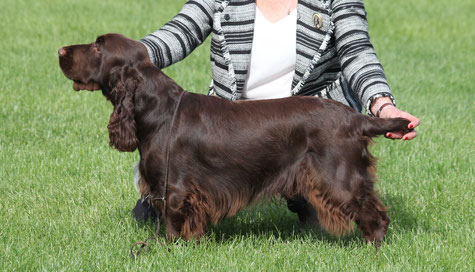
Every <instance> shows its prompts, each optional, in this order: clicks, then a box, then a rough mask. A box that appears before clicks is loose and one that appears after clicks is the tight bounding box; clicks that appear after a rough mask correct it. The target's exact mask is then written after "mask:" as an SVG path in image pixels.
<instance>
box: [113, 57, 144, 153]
mask: <svg viewBox="0 0 475 272" xmlns="http://www.w3.org/2000/svg"><path fill="white" fill-rule="evenodd" d="M140 82H141V77H140V76H139V75H138V73H137V70H135V68H131V67H127V66H124V67H118V68H115V69H113V71H112V72H111V77H110V80H109V86H111V88H112V90H111V92H110V99H111V102H112V104H113V105H114V111H113V112H112V114H111V117H110V120H109V125H108V126H107V128H108V130H109V140H110V142H109V144H110V145H111V146H113V147H115V148H116V149H117V150H119V151H122V152H133V151H135V149H137V147H138V143H139V141H138V139H137V135H136V127H135V117H134V95H135V90H136V89H137V86H138V85H139V84H140Z"/></svg>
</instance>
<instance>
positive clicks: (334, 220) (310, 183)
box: [296, 154, 353, 235]
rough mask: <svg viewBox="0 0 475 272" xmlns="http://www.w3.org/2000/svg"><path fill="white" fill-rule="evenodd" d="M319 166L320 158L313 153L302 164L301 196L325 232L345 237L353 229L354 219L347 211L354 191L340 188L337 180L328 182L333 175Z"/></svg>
mask: <svg viewBox="0 0 475 272" xmlns="http://www.w3.org/2000/svg"><path fill="white" fill-rule="evenodd" d="M316 165H318V162H317V159H316V157H315V156H314V155H312V154H308V155H307V156H306V158H305V159H304V160H303V161H302V162H301V164H300V166H299V170H298V175H297V179H296V180H297V187H298V188H299V191H300V194H301V195H303V196H304V197H305V199H306V200H307V201H308V202H309V203H311V204H312V206H313V207H314V208H315V210H316V211H317V215H318V220H319V222H320V225H321V226H322V227H323V228H324V229H325V230H326V231H328V232H329V233H331V234H335V235H342V234H346V233H348V232H349V231H351V229H352V228H353V220H352V216H351V213H350V212H349V211H348V209H347V204H348V203H349V202H350V201H351V192H349V191H348V190H346V189H345V188H342V186H338V185H337V184H338V181H335V182H333V181H329V180H331V177H333V174H332V173H328V172H326V171H327V170H326V169H325V168H323V167H316ZM317 169H318V170H317Z"/></svg>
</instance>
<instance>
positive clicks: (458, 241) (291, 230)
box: [0, 0, 475, 271]
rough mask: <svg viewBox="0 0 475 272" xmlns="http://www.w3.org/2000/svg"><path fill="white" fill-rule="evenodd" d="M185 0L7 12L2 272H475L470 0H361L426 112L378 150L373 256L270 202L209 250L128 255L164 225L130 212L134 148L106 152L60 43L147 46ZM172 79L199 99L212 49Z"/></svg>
mask: <svg viewBox="0 0 475 272" xmlns="http://www.w3.org/2000/svg"><path fill="white" fill-rule="evenodd" d="M183 3H184V1H183V0H180V1H177V0H173V1H171V0H155V1H148V0H147V1H146V0H142V1H136V2H132V1H125V0H114V1H112V0H105V1H99V2H98V1H92V0H84V1H71V0H62V1H58V0H48V1H32V0H24V1H8V0H7V1H2V2H1V3H0V18H1V19H0V21H1V27H0V52H1V53H0V270H6V271H38V270H43V271H58V270H59V271H77V270H82V271H116V270H119V271H122V270H132V271H136V270H137V271H162V270H164V271H175V270H183V271H201V270H208V271H474V265H475V264H474V259H475V256H474V255H475V254H474V252H475V237H474V233H475V222H474V217H475V214H474V208H475V205H474V204H475V200H474V199H475V198H474V189H475V186H474V185H475V184H474V175H473V158H474V134H475V130H474V127H473V123H474V120H475V116H474V115H475V110H474V101H475V99H474V98H475V97H474V78H475V74H474V66H473V60H474V52H475V46H474V29H475V25H474V23H473V22H474V21H473V14H474V12H475V3H474V2H473V1H472V0H454V1H449V2H447V1H441V0H391V1H389V0H386V1H378V0H367V1H365V4H366V7H367V11H368V18H369V24H370V34H371V38H372V41H373V44H374V46H375V48H376V50H377V52H378V56H379V57H380V59H381V62H382V63H383V65H384V67H385V71H386V73H387V76H388V80H389V81H390V84H391V87H392V89H393V92H394V93H395V96H396V99H397V101H398V105H399V107H400V108H402V109H406V110H408V111H409V112H411V113H413V114H414V115H416V116H418V117H420V119H421V126H420V128H419V129H418V133H419V136H418V137H417V138H416V139H415V140H413V141H410V142H402V141H391V140H387V139H384V138H379V139H377V141H376V142H375V145H374V146H373V148H372V150H373V154H375V155H376V156H377V157H379V161H378V176H379V179H380V181H381V182H380V183H379V184H378V188H379V191H380V194H381V198H382V199H383V202H384V203H385V204H386V205H387V206H389V207H390V210H389V215H390V217H391V225H390V227H389V230H388V233H387V236H386V237H387V239H386V242H385V243H384V244H383V246H382V247H381V248H380V249H379V250H375V249H374V248H373V247H372V246H368V245H366V244H365V242H364V239H363V238H362V236H361V235H360V233H359V232H358V231H355V232H354V233H352V234H350V235H348V236H346V237H343V238H336V237H333V236H330V235H328V234H325V233H321V232H319V231H315V230H312V229H301V228H299V227H298V220H297V216H296V215H295V214H292V213H291V212H289V211H288V210H287V208H286V206H285V203H284V202H282V201H281V200H279V199H277V200H274V201H272V202H271V203H270V204H269V203H268V204H258V205H256V206H254V207H251V208H247V209H245V210H244V211H242V212H241V213H239V214H238V215H237V216H235V217H233V218H229V219H226V220H224V221H223V222H222V223H220V224H219V225H217V226H216V227H212V228H210V230H209V231H208V233H207V234H206V235H205V236H204V238H203V239H202V241H201V243H200V244H194V243H186V242H183V241H178V242H177V243H176V244H169V245H168V246H169V247H170V249H171V252H167V251H166V249H165V248H163V247H160V246H159V245H154V246H153V247H152V248H151V250H149V251H147V252H145V253H143V254H142V255H141V256H140V257H139V258H138V259H137V260H134V259H132V258H131V257H130V256H129V255H128V250H129V248H130V246H131V245H132V244H133V243H134V242H136V241H139V240H143V239H145V238H147V237H149V236H151V235H152V234H153V232H154V229H155V225H154V224H153V223H145V224H139V223H137V222H136V221H135V220H134V219H133V218H132V216H131V209H132V208H133V206H134V205H135V201H136V200H137V198H138V195H137V193H136V192H135V189H134V188H133V185H132V172H133V167H134V165H135V162H136V161H137V159H138V153H137V152H135V153H120V152H118V151H115V150H113V149H112V148H110V147H109V145H108V133H107V128H106V126H107V123H108V119H109V115H110V113H111V111H112V106H111V105H110V103H109V102H107V101H106V99H104V97H103V96H102V94H101V93H100V92H96V93H90V92H79V93H77V92H74V91H73V90H72V83H71V82H70V81H68V80H67V79H66V78H65V77H64V76H63V75H62V73H61V71H60V69H59V66H58V60H57V50H58V48H59V47H61V46H64V45H69V44H75V43H88V42H91V41H92V40H94V39H95V37H96V36H98V35H100V34H103V33H107V32H119V33H123V34H125V35H128V36H130V37H132V38H135V39H139V38H141V37H143V36H145V35H146V34H148V33H150V32H152V31H154V30H156V29H157V28H158V27H160V26H161V25H162V24H164V23H165V22H166V21H167V20H169V19H170V18H171V17H172V16H173V15H174V14H176V13H177V12H178V11H179V9H180V7H181V5H182V4H183ZM165 72H166V73H167V74H168V75H169V76H171V77H172V78H173V79H175V80H176V81H177V82H178V83H179V84H180V85H182V86H183V87H184V88H186V89H187V90H191V91H194V92H201V93H205V92H206V90H207V87H208V84H209V81H210V78H211V71H210V68H209V40H208V41H207V42H206V43H205V44H204V45H203V46H201V47H199V48H198V49H197V50H195V52H193V54H192V55H191V56H190V57H189V58H188V59H187V60H186V61H183V62H181V63H178V64H176V65H174V66H173V67H170V68H168V69H166V71H165ZM190 133H192V132H190ZM161 239H162V241H163V242H165V239H164V232H163V230H162V232H161Z"/></svg>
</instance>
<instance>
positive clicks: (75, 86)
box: [73, 82, 101, 91]
mask: <svg viewBox="0 0 475 272" xmlns="http://www.w3.org/2000/svg"><path fill="white" fill-rule="evenodd" d="M73 89H74V90H75V91H80V90H88V91H97V90H100V89H101V86H99V84H97V83H94V82H90V83H86V84H84V83H77V82H74V84H73Z"/></svg>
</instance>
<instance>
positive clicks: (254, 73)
mask: <svg viewBox="0 0 475 272" xmlns="http://www.w3.org/2000/svg"><path fill="white" fill-rule="evenodd" d="M210 34H212V39H211V68H212V82H211V85H210V90H209V94H210V95H215V96H219V97H222V98H224V99H229V100H239V99H271V98H282V97H288V96H292V95H308V96H318V97H324V98H328V99H333V100H336V101H339V102H341V103H343V104H345V105H348V106H350V107H352V108H353V109H355V110H357V111H359V112H364V111H366V113H367V114H369V115H374V116H377V117H381V118H394V117H403V118H406V119H409V120H410V121H411V123H410V124H409V128H415V127H417V126H418V125H419V120H418V119H417V118H416V117H414V116H412V115H411V114H409V113H407V112H404V111H402V110H400V109H398V108H396V104H395V101H394V97H393V95H392V93H391V90H390V88H389V85H388V82H387V80H386V76H385V74H384V71H383V67H382V65H381V63H380V62H379V60H378V58H377V56H376V53H375V50H374V48H373V46H372V44H371V42H370V39H369V34H368V23H367V20H366V11H365V7H364V4H363V1H362V0H189V1H187V2H186V3H185V4H184V6H183V8H182V10H181V11H180V12H179V13H178V14H177V15H176V16H175V17H173V19H172V20H171V21H169V22H168V23H166V24H165V25H164V26H163V27H161V28H160V29H159V30H157V31H155V32H153V33H151V34H149V35H147V36H146V37H145V38H143V39H141V40H140V41H141V42H142V43H143V44H144V45H145V47H146V48H147V50H148V53H149V57H150V59H151V61H152V62H153V63H154V64H155V65H156V66H158V67H159V68H165V67H167V66H169V65H172V64H173V63H176V62H178V61H180V60H182V59H184V58H185V57H186V56H188V55H189V54H190V53H191V52H192V51H193V50H194V49H195V48H196V47H198V46H199V45H201V44H202V43H203V42H204V41H205V40H206V38H207V37H208V36H209V35H210ZM78 88H82V89H94V88H98V86H90V85H89V86H86V85H81V86H78ZM386 137H387V138H391V139H404V140H410V139H413V138H415V137H416V131H415V130H413V131H412V132H409V133H407V134H406V135H403V134H402V133H401V132H397V131H395V132H392V133H388V134H386ZM139 181H140V176H137V175H136V177H135V182H136V185H137V183H138V182H139ZM141 203H142V204H141ZM287 203H288V207H289V209H290V210H291V211H293V212H296V213H297V214H298V215H299V220H300V222H301V223H304V224H312V225H316V226H318V219H317V217H316V212H315V211H314V209H313V208H312V207H311V205H309V204H308V203H307V202H306V201H305V200H304V199H303V198H301V197H298V196H296V197H295V199H287ZM140 205H143V201H140V200H139V201H138V202H137V206H136V208H135V209H134V214H135V217H136V218H146V217H147V214H152V213H151V211H147V209H150V207H149V206H146V207H141V206H140Z"/></svg>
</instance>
